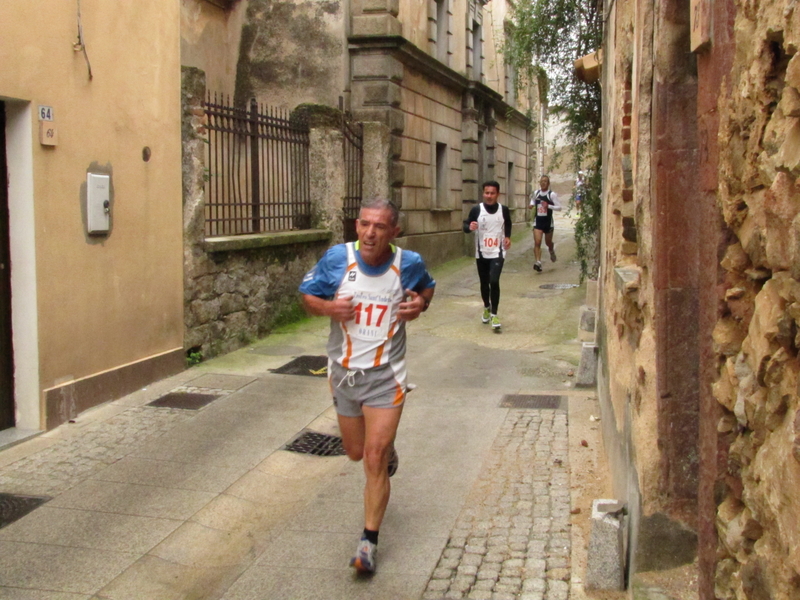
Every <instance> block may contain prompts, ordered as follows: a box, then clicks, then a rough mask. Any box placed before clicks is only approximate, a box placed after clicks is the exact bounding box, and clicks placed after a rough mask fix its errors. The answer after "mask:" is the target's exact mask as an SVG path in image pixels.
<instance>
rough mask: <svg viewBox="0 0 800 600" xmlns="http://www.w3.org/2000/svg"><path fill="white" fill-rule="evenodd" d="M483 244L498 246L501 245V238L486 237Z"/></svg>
mask: <svg viewBox="0 0 800 600" xmlns="http://www.w3.org/2000/svg"><path fill="white" fill-rule="evenodd" d="M483 245H484V246H486V247H487V248H497V247H498V246H500V238H486V239H484V240H483Z"/></svg>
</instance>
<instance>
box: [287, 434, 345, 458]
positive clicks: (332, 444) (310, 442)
mask: <svg viewBox="0 0 800 600" xmlns="http://www.w3.org/2000/svg"><path fill="white" fill-rule="evenodd" d="M285 449H286V450H289V451H290V452H299V453H301V454H313V455H314V456H343V455H344V454H345V451H344V446H342V438H340V437H336V436H335V435H328V434H327V433H318V432H316V431H304V432H303V433H301V434H300V435H299V436H298V437H297V438H295V439H294V440H293V441H291V442H289V443H288V444H286V446H285Z"/></svg>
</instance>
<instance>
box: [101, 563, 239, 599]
mask: <svg viewBox="0 0 800 600" xmlns="http://www.w3.org/2000/svg"><path fill="white" fill-rule="evenodd" d="M243 571H244V566H241V565H239V566H237V568H231V567H224V568H217V569H214V568H195V567H187V566H185V565H179V564H176V563H173V562H169V561H166V560H163V559H160V558H157V557H155V556H143V557H142V558H141V559H140V560H138V561H137V562H136V563H135V564H134V565H132V566H131V567H130V568H128V569H126V570H125V572H123V573H122V574H121V575H119V576H118V577H116V578H115V579H114V580H113V581H111V582H110V583H108V584H107V585H106V586H105V587H103V588H102V589H101V590H100V591H99V592H98V595H97V598H98V600H99V599H102V600H186V599H187V598H198V599H199V598H202V599H203V600H216V599H217V598H219V597H221V595H222V594H223V593H224V591H225V590H226V589H227V588H228V587H229V586H230V585H231V584H232V583H233V582H234V581H236V579H237V577H239V576H240V575H241V574H242V572H243Z"/></svg>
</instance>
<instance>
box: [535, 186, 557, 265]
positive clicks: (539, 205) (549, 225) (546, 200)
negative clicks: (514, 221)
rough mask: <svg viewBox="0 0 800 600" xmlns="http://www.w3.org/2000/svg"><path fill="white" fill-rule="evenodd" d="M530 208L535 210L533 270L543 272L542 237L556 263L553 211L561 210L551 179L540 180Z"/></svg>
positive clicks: (552, 259) (551, 258)
mask: <svg viewBox="0 0 800 600" xmlns="http://www.w3.org/2000/svg"><path fill="white" fill-rule="evenodd" d="M530 206H531V207H532V208H533V209H534V219H533V256H534V261H535V262H534V263H533V268H534V270H535V271H539V272H541V270H542V237H544V241H545V243H546V244H547V248H548V249H549V250H550V260H551V261H552V262H556V249H555V246H554V245H553V230H554V229H555V222H554V220H553V211H554V210H561V203H560V202H559V201H558V194H556V193H555V192H554V191H553V190H551V189H550V178H549V177H548V176H547V175H542V178H541V179H540V180H539V189H538V190H536V191H535V192H534V193H533V194H531V204H530Z"/></svg>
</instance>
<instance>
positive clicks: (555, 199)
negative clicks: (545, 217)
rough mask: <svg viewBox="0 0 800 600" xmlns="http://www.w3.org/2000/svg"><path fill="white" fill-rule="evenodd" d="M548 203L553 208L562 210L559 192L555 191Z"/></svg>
mask: <svg viewBox="0 0 800 600" xmlns="http://www.w3.org/2000/svg"><path fill="white" fill-rule="evenodd" d="M548 204H550V209H551V210H561V203H560V202H559V201H558V194H556V193H555V192H552V193H551V194H550V201H549V202H548Z"/></svg>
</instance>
